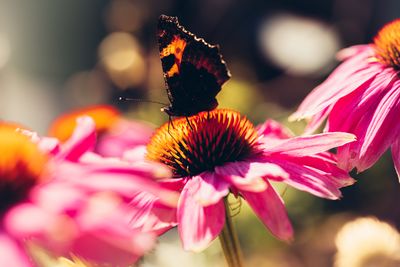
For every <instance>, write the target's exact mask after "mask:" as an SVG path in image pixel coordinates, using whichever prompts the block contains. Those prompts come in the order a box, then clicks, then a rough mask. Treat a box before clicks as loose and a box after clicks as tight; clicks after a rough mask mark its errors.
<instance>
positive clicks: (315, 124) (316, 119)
mask: <svg viewBox="0 0 400 267" xmlns="http://www.w3.org/2000/svg"><path fill="white" fill-rule="evenodd" d="M331 110H332V105H331V106H329V107H326V108H325V109H323V110H322V111H321V112H319V113H317V114H315V115H314V116H312V117H311V119H310V120H309V121H308V123H307V126H306V128H305V129H304V133H303V135H309V134H312V133H314V132H315V131H316V130H317V129H318V128H319V127H320V126H321V124H322V123H323V122H324V121H325V119H326V118H327V117H328V115H329V113H330V112H331Z"/></svg>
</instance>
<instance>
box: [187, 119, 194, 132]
mask: <svg viewBox="0 0 400 267" xmlns="http://www.w3.org/2000/svg"><path fill="white" fill-rule="evenodd" d="M186 122H187V123H188V125H189V127H190V130H192V131H193V127H192V124H191V123H190V121H189V118H188V117H187V116H186Z"/></svg>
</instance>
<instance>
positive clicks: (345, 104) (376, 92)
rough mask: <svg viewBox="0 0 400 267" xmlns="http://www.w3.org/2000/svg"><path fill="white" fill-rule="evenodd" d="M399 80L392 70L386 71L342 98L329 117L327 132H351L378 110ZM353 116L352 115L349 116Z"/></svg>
mask: <svg viewBox="0 0 400 267" xmlns="http://www.w3.org/2000/svg"><path fill="white" fill-rule="evenodd" d="M396 79H398V76H397V73H396V72H394V71H393V70H392V69H390V68H387V69H384V70H383V71H382V72H381V73H380V74H378V75H377V76H376V77H375V79H374V80H373V81H372V82H371V83H370V84H365V85H364V86H361V87H359V88H358V89H357V90H355V91H354V92H352V93H351V94H349V95H347V96H345V97H343V98H341V99H340V100H339V101H338V102H337V103H336V104H335V105H334V107H333V109H332V111H331V116H329V120H328V127H327V131H330V132H333V131H342V132H351V133H353V131H354V130H355V129H354V128H355V127H357V123H358V122H359V121H360V120H361V117H363V116H365V114H366V113H368V112H370V111H371V110H374V109H376V106H377V105H378V103H379V100H380V99H381V98H382V96H383V94H384V93H385V92H386V91H387V90H388V88H390V87H391V86H393V81H395V80H396ZM349 114H351V115H349Z"/></svg>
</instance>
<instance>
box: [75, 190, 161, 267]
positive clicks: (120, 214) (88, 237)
mask: <svg viewBox="0 0 400 267" xmlns="http://www.w3.org/2000/svg"><path fill="white" fill-rule="evenodd" d="M129 220H130V214H129V209H128V208H127V207H126V206H124V205H121V199H120V198H119V197H118V196H117V195H113V194H105V193H99V194H96V195H93V196H92V197H91V198H90V199H88V202H87V204H86V205H84V206H83V207H82V209H81V210H80V212H79V214H78V215H77V216H76V221H77V223H78V225H79V229H80V233H79V236H78V238H76V239H75V240H74V243H73V245H72V249H71V253H73V254H75V255H78V256H80V257H83V258H85V259H88V260H92V261H95V262H102V263H105V264H108V265H110V266H129V265H131V264H133V263H134V262H135V261H136V260H137V259H138V257H140V256H141V255H143V254H144V253H145V252H147V251H149V250H150V249H151V248H152V246H153V244H154V241H155V239H154V238H155V236H154V235H152V234H150V233H139V232H137V231H134V230H132V228H131V227H130V225H129Z"/></svg>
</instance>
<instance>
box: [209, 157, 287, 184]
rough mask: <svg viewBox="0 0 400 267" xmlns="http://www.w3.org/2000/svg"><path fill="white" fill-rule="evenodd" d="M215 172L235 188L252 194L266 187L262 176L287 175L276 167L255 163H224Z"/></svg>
mask: <svg viewBox="0 0 400 267" xmlns="http://www.w3.org/2000/svg"><path fill="white" fill-rule="evenodd" d="M215 172H216V173H217V174H218V175H219V176H221V177H222V178H223V179H225V180H226V181H228V182H229V183H230V184H232V185H233V186H235V187H236V188H238V189H240V190H246V191H252V192H259V191H263V190H265V188H266V186H267V185H266V183H265V181H264V180H263V179H262V178H261V177H263V176H266V175H277V176H280V175H282V176H286V175H287V174H286V173H285V171H284V170H282V168H280V167H279V166H277V165H274V164H270V163H264V162H257V161H238V162H231V163H226V164H224V165H223V166H218V167H215Z"/></svg>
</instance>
